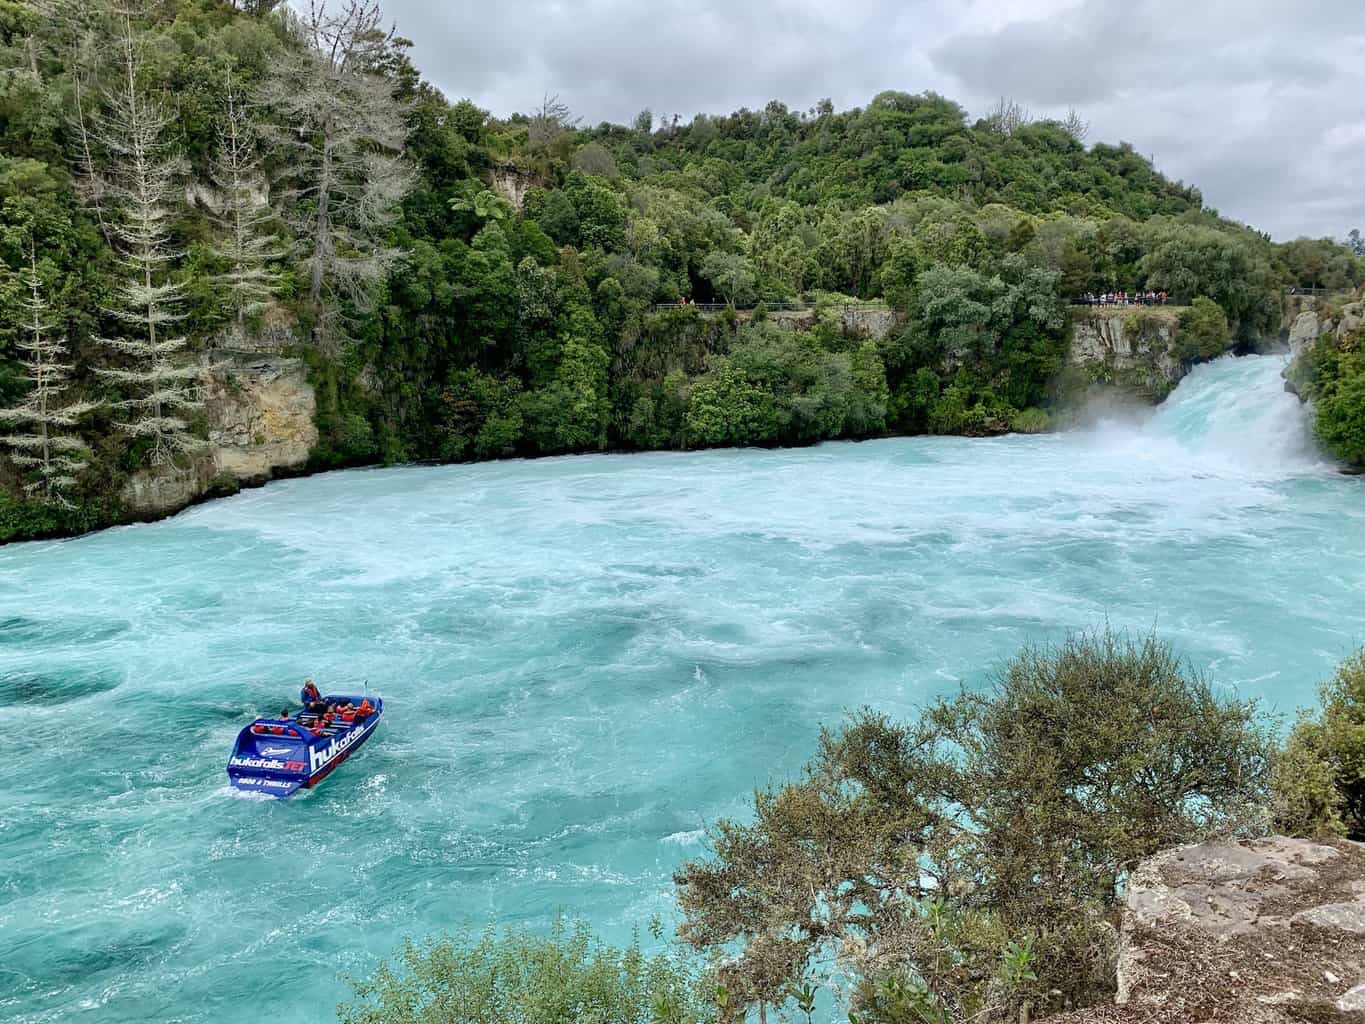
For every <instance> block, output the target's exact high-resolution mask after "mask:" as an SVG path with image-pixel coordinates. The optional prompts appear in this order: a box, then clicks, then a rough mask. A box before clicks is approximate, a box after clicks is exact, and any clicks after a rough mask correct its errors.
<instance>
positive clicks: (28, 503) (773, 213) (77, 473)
mask: <svg viewBox="0 0 1365 1024" xmlns="http://www.w3.org/2000/svg"><path fill="white" fill-rule="evenodd" d="M241 6H243V7H246V8H247V9H246V10H239V9H237V6H235V5H234V4H231V3H228V2H225V0H143V2H141V3H134V4H132V9H131V11H129V9H128V7H127V6H126V5H125V6H119V7H117V8H116V7H115V5H113V4H112V3H110V2H108V0H20V2H15V0H0V41H2V42H3V48H2V49H0V57H2V58H3V68H4V71H3V98H0V261H3V264H4V273H3V281H0V308H3V312H4V316H3V318H2V319H3V323H0V424H3V425H4V430H5V431H6V432H7V434H8V435H9V436H7V437H5V438H4V445H3V448H4V453H5V454H4V455H3V456H0V539H4V538H6V537H12V536H23V535H30V534H37V533H42V532H53V531H57V532H60V531H63V530H70V529H79V528H82V527H86V526H92V525H98V524H100V523H103V522H109V521H114V520H117V519H118V518H120V516H121V515H123V510H122V509H121V506H120V499H119V495H120V493H121V491H122V489H123V487H124V485H125V483H126V481H127V480H128V479H129V478H130V476H132V475H134V474H137V473H139V472H146V471H148V470H151V471H161V472H165V471H167V469H168V467H174V466H176V465H180V464H183V463H184V462H185V461H186V460H193V459H195V458H200V457H202V451H203V449H204V447H205V441H204V437H205V429H204V423H203V391H204V386H205V384H204V382H205V377H206V375H207V374H209V373H210V372H212V365H213V363H214V361H215V358H216V356H215V353H219V352H222V351H227V350H234V351H241V350H245V351H251V350H253V349H254V348H257V347H261V346H263V345H264V344H265V343H266V341H267V340H268V341H269V344H270V346H271V347H273V348H275V349H283V350H285V351H287V352H289V353H292V354H294V355H298V356H301V357H303V358H305V359H306V360H307V362H308V366H309V368H310V374H311V377H312V380H313V382H314V384H315V386H316V389H317V395H318V410H317V420H318V424H317V425H318V428H319V431H320V437H321V440H320V442H319V445H318V447H317V450H316V451H315V452H314V455H313V462H314V464H315V465H316V466H318V467H326V466H334V465H344V464H353V463H363V462H370V461H380V460H383V461H404V460H413V459H440V460H459V459H474V458H494V457H499V456H505V455H513V454H521V455H535V454H548V453H559V452H575V451H591V450H600V449H605V448H637V449H644V448H662V447H674V448H676V447H697V446H705V445H725V444H752V443H801V442H807V441H813V440H818V439H823V438H834V437H862V436H869V435H874V434H879V433H884V432H888V431H895V432H908V433H917V432H937V433H966V434H984V433H994V432H1000V431H1004V430H1008V429H1012V428H1013V429H1043V428H1045V427H1046V425H1047V422H1048V412H1047V410H1048V409H1049V408H1050V407H1051V406H1052V405H1053V404H1054V403H1055V402H1056V401H1058V399H1059V397H1060V396H1062V395H1063V394H1065V393H1066V392H1067V391H1068V389H1072V388H1074V387H1076V386H1077V384H1078V382H1077V381H1074V380H1070V379H1068V375H1067V374H1066V373H1064V372H1063V369H1064V362H1065V353H1066V345H1067V332H1068V326H1069V317H1068V314H1067V305H1068V302H1069V300H1070V298H1071V297H1072V296H1076V295H1080V294H1083V293H1086V292H1105V291H1116V290H1122V291H1127V292H1136V291H1141V290H1151V291H1164V292H1167V293H1169V294H1170V295H1171V296H1178V297H1181V298H1182V299H1188V300H1193V299H1196V298H1201V299H1203V300H1205V301H1202V302H1201V303H1200V304H1199V305H1198V306H1196V307H1195V308H1194V309H1192V310H1191V312H1190V314H1189V315H1190V317H1191V324H1190V325H1191V328H1192V329H1193V330H1194V332H1195V334H1196V336H1197V337H1198V338H1199V339H1200V340H1199V345H1198V346H1197V348H1196V349H1194V350H1192V351H1191V353H1190V358H1199V357H1202V356H1207V355H1209V354H1213V353H1216V352H1217V351H1221V350H1222V349H1224V348H1226V347H1227V346H1229V345H1230V344H1232V343H1234V342H1235V341H1236V339H1238V338H1241V339H1247V340H1249V339H1253V338H1255V337H1257V336H1259V335H1261V334H1262V333H1263V332H1266V331H1269V330H1272V329H1275V328H1276V327H1277V326H1278V322H1279V317H1280V295H1281V293H1282V291H1283V289H1284V288H1285V287H1286V286H1291V285H1312V286H1323V287H1329V288H1347V287H1353V286H1355V285H1358V284H1359V283H1360V281H1361V280H1362V278H1363V277H1365V274H1363V273H1362V266H1361V263H1360V262H1359V261H1358V260H1356V259H1355V258H1354V257H1353V256H1352V255H1350V253H1349V252H1348V251H1347V250H1346V249H1345V248H1342V247H1340V246H1337V245H1335V244H1334V243H1332V242H1330V241H1307V240H1304V241H1299V242H1295V243H1292V244H1289V245H1276V244H1273V243H1271V242H1270V240H1269V239H1268V238H1267V237H1266V236H1264V235H1262V234H1259V233H1257V232H1256V231H1254V230H1253V229H1251V228H1247V227H1244V226H1242V225H1238V224H1233V223H1229V222H1227V221H1224V220H1222V219H1220V218H1219V217H1218V216H1217V214H1216V213H1215V212H1213V211H1211V210H1208V209H1205V208H1204V207H1203V205H1202V201H1201V197H1200V194H1199V192H1198V191H1197V190H1196V189H1194V188H1193V187H1189V186H1186V185H1183V184H1181V183H1178V182H1171V181H1168V180H1167V179H1165V178H1164V177H1162V176H1161V175H1160V174H1159V173H1157V172H1156V171H1155V170H1154V169H1153V167H1152V166H1151V164H1150V163H1149V162H1148V161H1147V160H1146V159H1144V158H1143V157H1141V156H1139V155H1138V154H1137V153H1136V152H1135V151H1134V150H1133V149H1132V148H1131V147H1130V146H1127V145H1118V146H1113V145H1106V144H1094V145H1087V139H1086V137H1085V136H1086V133H1087V129H1086V126H1085V125H1084V124H1083V123H1082V122H1081V120H1080V119H1079V118H1077V117H1073V118H1071V119H1069V120H1068V122H1067V123H1058V122H1051V121H1040V122H1033V123H1030V122H1029V121H1028V119H1027V118H1026V117H1024V116H1022V115H1021V112H1020V111H1018V110H1017V108H1014V107H1012V106H1011V105H1009V104H1002V105H1001V108H1000V109H999V110H998V111H997V112H996V113H995V114H994V115H992V116H988V117H986V118H984V119H981V120H976V121H973V120H972V118H971V117H970V116H969V115H968V114H967V112H966V111H964V110H963V109H962V108H961V107H959V106H957V105H956V104H954V103H952V102H951V101H949V100H947V99H944V98H942V97H939V96H936V95H932V94H922V95H912V94H909V93H900V92H887V93H882V94H881V95H878V96H876V97H874V98H873V99H872V100H871V101H870V102H869V103H868V105H867V107H866V108H863V109H855V110H851V111H847V112H843V113H838V112H835V111H834V110H833V109H832V106H831V105H830V104H829V103H828V102H825V103H821V104H819V105H817V106H816V107H815V108H814V109H812V110H809V111H805V112H795V111H791V110H789V109H788V108H787V107H785V106H783V105H782V104H781V103H778V102H773V103H770V104H769V105H768V106H767V107H765V108H764V109H763V110H762V111H749V110H741V111H738V112H736V113H734V114H731V115H728V116H724V117H711V116H705V115H698V116H697V117H696V118H695V119H693V120H692V121H691V122H686V123H683V122H680V121H679V120H678V119H677V118H669V119H667V120H661V119H658V118H655V117H654V116H652V115H651V114H650V112H649V111H642V112H641V113H640V115H639V116H638V117H637V118H636V119H635V121H634V123H633V124H632V125H630V126H619V125H609V124H602V125H599V126H597V127H585V126H583V125H581V124H580V123H579V121H578V120H577V119H576V118H575V117H574V116H573V114H572V113H571V112H570V111H569V110H568V109H566V108H565V107H564V106H563V105H562V104H561V103H559V102H558V101H557V100H556V99H555V98H554V97H553V96H546V97H545V98H544V99H543V100H542V101H540V102H539V103H538V104H537V106H536V108H535V109H534V110H532V111H531V112H530V113H528V114H524V115H522V114H518V115H514V116H512V117H510V118H508V119H505V120H504V119H500V118H498V117H494V116H492V115H490V114H489V113H488V112H487V111H484V110H481V109H479V108H478V107H477V106H476V105H475V104H473V103H471V102H469V101H468V100H452V98H448V97H446V96H443V95H442V94H441V93H440V92H439V91H437V90H436V89H435V88H433V87H432V86H431V85H430V84H428V83H426V82H424V81H423V80H422V77H421V74H420V72H419V70H418V69H417V68H416V67H414V65H413V64H412V62H411V61H410V59H409V58H408V55H407V51H408V45H409V44H408V43H407V42H406V41H405V40H404V39H403V38H402V37H401V35H398V34H396V33H395V32H393V31H390V29H389V26H388V23H387V22H386V21H385V20H384V17H383V14H382V12H381V11H380V10H379V9H378V8H377V7H376V6H375V5H374V4H372V3H370V2H368V0H334V2H333V3H332V4H331V5H330V6H327V7H318V8H314V9H313V10H312V11H311V12H309V13H307V14H304V15H302V16H298V17H295V16H290V15H287V14H286V9H285V8H282V7H279V6H278V5H276V4H273V3H269V2H262V0H256V2H254V3H253V2H244V3H242V4H241ZM272 8H274V9H273V10H272ZM398 28H399V30H401V26H398ZM564 85H565V87H566V88H568V86H569V85H571V83H564ZM679 298H687V299H689V300H690V301H719V302H723V303H725V304H727V305H729V306H732V307H736V309H738V308H744V307H751V306H753V305H754V304H756V303H788V302H802V303H805V304H809V305H810V306H812V307H813V308H814V309H815V321H816V322H815V325H814V329H810V330H801V331H797V330H792V329H791V328H790V327H789V326H784V325H783V324H782V323H780V322H778V321H777V320H776V319H774V318H772V317H769V316H766V315H765V313H764V312H763V311H762V309H761V308H760V310H759V311H758V312H755V313H753V314H749V313H743V314H741V313H738V312H735V311H733V310H730V311H726V312H724V313H722V314H721V315H719V316H707V315H703V314H702V313H700V312H698V311H697V310H696V309H689V308H682V309H678V308H674V309H656V306H657V305H658V304H666V303H676V302H677V301H678V300H679ZM851 302H864V303H866V302H871V303H885V304H887V305H889V307H890V308H891V309H893V310H894V311H895V312H896V314H897V316H896V320H895V323H896V326H895V328H894V329H893V330H891V331H890V332H889V333H887V334H886V336H885V337H880V338H868V337H865V336H861V335H859V334H858V333H857V332H850V331H848V330H846V329H845V326H844V320H843V318H841V317H840V316H839V315H838V310H839V307H840V306H842V305H844V304H847V303H851ZM1214 304H1216V306H1215V305H1214ZM1079 383H1083V382H1079Z"/></svg>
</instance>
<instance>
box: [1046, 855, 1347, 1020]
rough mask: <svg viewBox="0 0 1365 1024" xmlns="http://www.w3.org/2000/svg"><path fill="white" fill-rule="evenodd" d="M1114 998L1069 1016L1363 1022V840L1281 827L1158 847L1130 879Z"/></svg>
mask: <svg viewBox="0 0 1365 1024" xmlns="http://www.w3.org/2000/svg"><path fill="white" fill-rule="evenodd" d="M1118 986H1119V993H1118V999H1117V1005H1114V1006H1108V1007H1094V1008H1092V1009H1090V1010H1086V1011H1084V1012H1081V1013H1078V1014H1069V1015H1067V1016H1066V1017H1064V1018H1057V1020H1058V1021H1059V1022H1060V1021H1067V1022H1070V1024H1101V1022H1105V1024H1107V1022H1113V1024H1118V1022H1125V1024H1157V1022H1160V1024H1289V1022H1291V1021H1292V1022H1301V1021H1313V1022H1319V1024H1322V1022H1328V1021H1343V1022H1344V1021H1357V1022H1359V1021H1362V1020H1365V1016H1363V1015H1365V844H1360V843H1349V842H1344V841H1342V842H1333V843H1330V844H1325V843H1314V842H1309V841H1307V840H1301V839H1287V838H1284V837H1282V836H1280V837H1272V838H1268V839H1259V840H1254V841H1247V842H1229V843H1205V844H1202V845H1199V846H1189V847H1183V848H1180V849H1176V850H1170V851H1167V852H1165V853H1162V854H1159V855H1157V856H1156V857H1154V858H1152V859H1151V860H1149V861H1146V862H1145V863H1143V864H1142V865H1141V866H1140V867H1139V868H1138V870H1137V871H1136V872H1134V874H1133V876H1132V878H1131V879H1130V883H1129V892H1128V900H1127V906H1126V908H1125V912H1124V922H1123V937H1122V944H1121V952H1120V959H1119V977H1118Z"/></svg>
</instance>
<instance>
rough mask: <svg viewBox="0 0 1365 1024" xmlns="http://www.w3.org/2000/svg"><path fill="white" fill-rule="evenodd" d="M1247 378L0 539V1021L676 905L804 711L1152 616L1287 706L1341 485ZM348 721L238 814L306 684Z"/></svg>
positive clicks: (1335, 539)
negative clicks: (252, 775) (1109, 411)
mask: <svg viewBox="0 0 1365 1024" xmlns="http://www.w3.org/2000/svg"><path fill="white" fill-rule="evenodd" d="M1281 368H1282V360H1281V359H1280V358H1278V357H1250V358H1245V359H1231V358H1227V359H1224V360H1221V361H1219V362H1217V363H1214V364H1211V365H1208V366H1204V367H1201V368H1199V369H1198V370H1196V371H1195V372H1194V373H1193V374H1192V375H1191V376H1190V377H1189V378H1187V379H1186V380H1185V381H1184V382H1183V383H1182V384H1181V385H1180V387H1179V389H1178V390H1177V391H1176V393H1175V395H1174V396H1172V398H1171V399H1169V400H1168V401H1167V402H1166V403H1165V404H1164V405H1163V406H1161V407H1160V408H1159V409H1157V410H1156V411H1155V412H1154V413H1152V414H1150V415H1149V416H1147V417H1146V418H1144V419H1142V420H1137V421H1135V420H1119V419H1110V420H1107V421H1101V422H1100V424H1099V425H1097V426H1096V427H1094V428H1092V429H1088V430H1083V431H1076V432H1072V433H1067V434H1059V435H1050V436H1041V437H1003V438H998V439H993V440H964V439H954V438H916V439H895V440H880V441H872V442H867V443H862V444H826V445H821V446H819V447H815V448H808V449H803V450H791V451H752V450H750V451H714V452H700V453H691V454H677V453H663V454H648V455H601V456H584V457H572V458H562V459H549V460H542V461H534V462H520V461H518V462H501V463H488V464H483V465H466V466H448V467H410V468H393V469H377V470H364V471H355V472H344V473H333V474H328V475H324V476H318V477H314V478H311V479H300V480H292V481H287V482H282V483H277V484H272V485H270V486H268V487H266V488H263V489H260V490H256V491H251V492H246V493H243V494H241V495H239V496H237V497H234V498H231V499H228V500H224V501H218V502H213V503H210V504H206V505H202V506H200V507H197V508H194V509H191V510H189V511H187V512H185V513H183V514H182V515H179V516H176V517H175V518H173V519H170V520H168V521H165V522H162V523H157V524H154V525H143V526H133V527H127V528H123V529H116V530H110V531H107V532H104V533H101V534H98V535H95V536H90V537H85V538H82V539H78V540H72V541H66V542H59V543H36V544H26V545H16V546H11V547H8V548H3V549H0V696H2V697H3V700H0V749H2V750H3V753H0V1020H4V1021H24V1022H39V1021H54V1022H55V1021H63V1022H77V1024H78V1022H81V1021H87V1020H88V1021H91V1022H99V1024H123V1022H138V1024H146V1022H160V1024H166V1022H189V1021H194V1022H217V1021H230V1020H246V1019H268V1020H270V1021H271V1022H272V1024H304V1022H318V1021H326V1020H329V1019H333V1015H334V1008H335V1005H336V1003H337V1002H338V1001H340V1000H342V999H343V998H345V996H346V993H347V991H348V990H347V988H346V985H345V983H344V976H345V975H347V974H355V973H362V972H366V971H368V970H369V969H370V968H372V967H373V965H374V963H375V962H376V960H377V959H378V958H379V957H381V956H383V955H385V954H386V953H388V952H389V951H390V950H392V949H393V948H394V947H395V945H396V944H397V943H399V942H400V941H401V939H402V938H403V937H404V936H407V935H413V936H417V937H421V936H424V935H428V934H431V933H434V932H437V931H439V930H442V929H447V928H453V927H458V926H462V925H468V926H473V927H476V928H479V927H483V926H485V925H487V924H489V923H499V924H502V923H520V924H526V925H530V926H533V927H541V926H544V925H546V924H547V923H548V922H549V921H550V920H551V919H552V918H553V916H554V915H555V914H556V913H557V912H563V913H564V914H567V915H569V916H571V917H574V916H582V917H585V918H587V919H588V920H590V921H591V922H592V923H593V925H594V926H595V927H596V928H597V929H598V930H599V931H600V932H601V933H602V934H604V935H605V936H606V937H608V938H610V939H613V940H625V939H628V938H629V936H630V934H631V932H632V930H633V929H635V928H637V927H638V928H640V930H641V932H642V934H644V935H645V936H646V939H645V941H646V942H649V941H651V940H650V939H649V938H648V931H647V929H648V924H649V922H650V920H651V918H653V917H654V916H655V915H658V916H659V917H660V918H662V919H663V920H664V922H665V923H666V924H668V923H671V922H672V921H674V920H676V912H675V910H674V904H673V898H672V892H671V885H672V883H671V875H672V872H673V870H674V869H675V868H676V867H677V865H678V864H679V863H680V862H681V861H683V860H684V859H686V858H688V857H693V856H697V855H700V854H702V853H703V852H704V849H705V845H704V844H705V835H704V829H705V828H706V826H707V823H708V822H710V821H712V820H714V819H715V818H717V817H718V816H722V815H741V814H743V813H744V810H745V807H746V803H747V801H748V798H749V795H750V793H751V791H752V788H753V787H754V786H755V785H756V784H759V783H762V782H764V781H767V780H772V779H779V778H781V777H783V776H784V775H786V774H787V773H790V772H792V771H794V770H795V769H797V768H798V767H799V766H800V765H801V764H802V762H803V761H804V760H805V758H806V757H807V756H808V755H809V754H810V752H811V751H812V749H813V747H814V744H815V740H816V735H817V730H818V728H819V726H820V724H821V723H833V722H836V721H837V720H838V719H839V717H840V715H841V713H842V712H843V711H844V710H846V709H850V708H854V707H857V706H860V705H865V704H866V705H873V706H875V707H878V708H883V709H886V710H889V711H891V712H894V713H896V714H910V713H912V711H913V710H914V708H915V707H916V706H917V705H918V704H919V703H921V702H922V701H924V700H925V699H926V698H928V697H931V696H933V695H935V694H940V693H944V692H949V691H952V690H954V689H956V688H957V687H960V686H968V687H972V686H980V685H982V684H983V683H984V682H986V681H987V680H988V679H989V677H990V675H991V673H992V672H993V671H994V670H995V669H997V668H998V666H999V665H1000V663H1001V661H1002V660H1003V659H1005V658H1006V657H1007V656H1008V655H1009V654H1010V653H1011V652H1012V651H1013V650H1015V649H1016V648H1017V647H1018V646H1019V645H1020V644H1023V643H1025V642H1027V641H1033V640H1048V639H1058V638H1061V637H1062V636H1063V635H1064V634H1065V633H1066V631H1068V630H1072V629H1077V628H1084V627H1092V626H1095V625H1098V624H1102V623H1103V622H1104V621H1105V620H1106V619H1107V620H1108V621H1109V622H1110V623H1112V624H1114V625H1115V626H1120V627H1125V628H1129V629H1132V630H1134V631H1138V632H1145V631H1147V630H1151V629H1155V630H1156V631H1157V632H1159V633H1160V634H1161V635H1162V636H1164V637H1166V638H1167V639H1169V640H1170V641H1172V642H1173V643H1174V644H1175V645H1176V646H1177V647H1178V648H1179V649H1180V651H1181V652H1182V653H1183V654H1184V655H1186V656H1187V657H1188V659H1189V660H1190V662H1191V663H1192V664H1193V665H1194V666H1196V667H1197V668H1199V669H1201V670H1205V671H1207V672H1208V673H1210V674H1211V676H1212V677H1213V678H1214V679H1215V680H1216V681H1217V683H1218V684H1219V685H1220V686H1223V687H1226V688H1227V689H1228V690H1229V691H1233V692H1236V693H1239V694H1242V695H1249V696H1255V697H1258V698H1261V699H1262V700H1263V701H1264V702H1265V706H1266V708H1267V710H1268V711H1272V712H1276V713H1288V712H1292V711H1293V709H1294V708H1295V707H1296V706H1297V705H1299V704H1302V703H1305V702H1307V701H1308V700H1310V699H1311V697H1312V695H1313V688H1314V686H1315V685H1316V684H1317V683H1318V682H1319V681H1320V680H1321V679H1322V678H1323V677H1324V676H1325V675H1326V674H1328V673H1329V671H1330V670H1331V668H1332V666H1333V664H1334V663H1335V662H1336V661H1337V660H1338V659H1340V658H1341V657H1342V656H1343V655H1344V654H1346V653H1348V652H1349V650H1350V649H1351V648H1352V646H1353V645H1354V644H1356V643H1357V642H1360V641H1362V640H1365V586H1362V583H1363V582H1365V579H1363V577H1365V500H1362V499H1363V498H1365V479H1360V478H1350V477H1346V476H1342V475H1339V474H1337V473H1336V472H1334V471H1333V469H1332V468H1331V467H1330V466H1329V465H1326V464H1325V463H1323V462H1322V461H1320V460H1319V459H1317V458H1316V457H1315V456H1313V455H1312V454H1311V453H1310V448H1309V446H1308V444H1307V437H1306V425H1305V420H1304V416H1303V412H1302V410H1301V409H1300V407H1299V405H1298V403H1297V401H1296V400H1295V399H1293V398H1292V397H1290V396H1288V395H1285V394H1284V393H1283V391H1282V388H1281V382H1280V378H1279V374H1280V370H1281ZM308 674H312V675H314V676H316V677H317V678H318V679H319V681H320V682H322V683H323V685H324V689H325V688H326V687H327V685H329V684H332V683H334V682H336V681H354V682H355V683H357V684H360V683H361V682H362V681H364V680H368V685H369V687H371V688H372V689H373V690H374V691H377V692H381V693H383V694H384V696H385V698H386V701H387V702H388V714H387V715H386V717H385V721H384V724H383V725H382V726H381V728H380V732H379V734H378V735H377V737H376V738H375V739H374V740H373V741H371V743H370V744H369V745H368V746H366V747H365V748H364V749H363V750H362V751H361V752H360V753H359V754H358V755H357V756H356V757H354V758H352V759H351V760H350V761H349V762H348V763H347V764H346V765H344V766H343V767H342V768H341V769H340V770H339V771H338V772H337V773H336V774H334V775H333V776H332V777H331V778H330V779H329V780H328V781H327V782H326V783H324V784H323V785H322V786H321V787H320V788H319V789H317V790H315V791H313V792H309V793H304V794H301V795H300V797H298V798H296V799H293V800H290V801H286V802H274V801H269V800H265V799H262V798H253V797H249V796H236V795H234V794H233V792H231V791H230V790H229V789H228V787H227V786H226V777H225V775H224V772H223V768H224V763H225V761H226V758H227V754H228V750H229V746H230V744H231V743H232V739H233V737H234V735H235V734H236V732H237V730H238V729H239V728H241V726H242V725H243V724H244V723H246V722H248V721H249V720H250V716H251V715H252V714H254V713H256V712H265V711H271V710H274V709H277V708H278V707H279V706H280V705H281V703H283V702H285V701H293V700H295V699H296V698H297V693H298V687H299V684H300V682H301V681H302V679H303V677H304V676H305V675H308Z"/></svg>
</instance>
